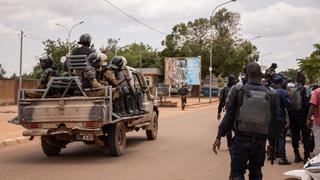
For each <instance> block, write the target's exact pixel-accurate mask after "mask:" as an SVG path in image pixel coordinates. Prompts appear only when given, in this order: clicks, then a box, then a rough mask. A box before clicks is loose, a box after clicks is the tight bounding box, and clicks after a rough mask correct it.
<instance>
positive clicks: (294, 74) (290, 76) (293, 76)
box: [280, 69, 299, 82]
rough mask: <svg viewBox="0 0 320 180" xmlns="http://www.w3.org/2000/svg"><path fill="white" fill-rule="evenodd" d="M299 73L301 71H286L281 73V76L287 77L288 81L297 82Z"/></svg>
mask: <svg viewBox="0 0 320 180" xmlns="http://www.w3.org/2000/svg"><path fill="white" fill-rule="evenodd" d="M298 72H299V69H287V70H286V71H282V72H280V74H283V75H285V76H286V77H287V78H288V80H292V82H296V77H297V74H298Z"/></svg>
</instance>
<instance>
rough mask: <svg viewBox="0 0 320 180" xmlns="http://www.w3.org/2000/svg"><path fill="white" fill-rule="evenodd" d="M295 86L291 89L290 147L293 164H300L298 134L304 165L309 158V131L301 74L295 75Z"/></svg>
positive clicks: (307, 101)
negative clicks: (292, 154)
mask: <svg viewBox="0 0 320 180" xmlns="http://www.w3.org/2000/svg"><path fill="white" fill-rule="evenodd" d="M296 81H297V86H296V87H295V88H292V89H291V99H292V120H291V122H290V123H291V133H292V147H293V149H294V155H295V162H301V161H302V158H301V156H300V152H299V140H300V134H302V142H303V148H304V159H303V161H304V163H306V162H307V161H308V158H309V157H310V129H309V128H308V126H307V117H308V110H309V100H308V98H307V90H306V88H305V87H304V84H305V81H306V77H305V75H304V74H303V73H301V72H300V73H298V74H297V78H296Z"/></svg>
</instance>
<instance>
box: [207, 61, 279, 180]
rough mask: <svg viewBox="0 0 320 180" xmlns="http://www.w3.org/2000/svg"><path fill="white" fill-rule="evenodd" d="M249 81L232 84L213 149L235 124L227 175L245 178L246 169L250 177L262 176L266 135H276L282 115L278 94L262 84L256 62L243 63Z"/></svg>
mask: <svg viewBox="0 0 320 180" xmlns="http://www.w3.org/2000/svg"><path fill="white" fill-rule="evenodd" d="M246 74H247V77H248V83H247V84H246V85H236V86H234V87H233V88H232V89H231V91H230V94H229V96H228V99H227V102H226V115H225V117H224V118H223V120H222V121H221V123H220V125H219V129H218V134H217V137H216V140H215V142H214V144H213V151H214V152H215V153H216V154H217V149H219V148H220V145H221V140H220V139H221V137H223V136H225V135H226V134H227V133H228V132H229V131H230V130H231V129H232V128H233V127H235V136H234V141H233V144H232V148H231V173H230V179H237V180H238V179H239V180H244V179H245V178H244V174H245V173H246V170H247V169H249V179H250V180H261V179H262V172H261V168H262V166H263V165H264V161H265V146H266V140H267V137H269V138H276V137H277V136H278V135H279V129H278V127H279V126H280V124H281V123H282V122H281V118H280V117H279V115H278V114H279V104H278V98H277V95H276V94H275V93H274V92H273V91H271V90H270V89H268V88H267V87H265V86H263V85H262V84H261V77H262V72H261V68H260V66H259V64H257V63H255V62H252V63H249V64H248V65H247V66H246Z"/></svg>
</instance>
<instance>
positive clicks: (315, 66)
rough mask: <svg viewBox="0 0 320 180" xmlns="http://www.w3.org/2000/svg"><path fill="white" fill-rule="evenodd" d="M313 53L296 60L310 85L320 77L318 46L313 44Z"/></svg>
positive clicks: (319, 49) (319, 50) (319, 47)
mask: <svg viewBox="0 0 320 180" xmlns="http://www.w3.org/2000/svg"><path fill="white" fill-rule="evenodd" d="M313 46H314V51H313V52H312V53H311V54H310V56H308V57H306V58H304V59H303V58H301V59H297V60H298V65H299V68H300V70H302V71H303V72H304V73H305V74H306V76H307V77H308V79H309V81H310V82H311V83H313V82H315V81H316V80H317V78H319V76H320V44H319V43H318V44H314V45H313Z"/></svg>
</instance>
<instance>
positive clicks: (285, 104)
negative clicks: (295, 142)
mask: <svg viewBox="0 0 320 180" xmlns="http://www.w3.org/2000/svg"><path fill="white" fill-rule="evenodd" d="M275 91H276V93H277V95H278V98H279V106H280V111H279V118H281V120H282V121H283V122H285V121H286V109H289V108H290V105H291V100H290V98H289V95H288V92H287V91H286V90H284V89H282V88H275ZM284 125H285V123H284V124H283V127H282V132H281V136H280V137H279V138H278V144H277V145H278V156H279V158H284V159H286V135H287V129H286V128H285V126H284Z"/></svg>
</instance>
